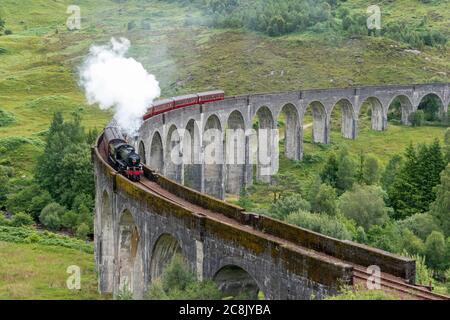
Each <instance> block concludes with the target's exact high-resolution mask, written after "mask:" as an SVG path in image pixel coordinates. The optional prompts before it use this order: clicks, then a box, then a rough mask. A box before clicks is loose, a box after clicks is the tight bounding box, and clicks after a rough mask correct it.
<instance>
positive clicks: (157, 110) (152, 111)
mask: <svg viewBox="0 0 450 320" xmlns="http://www.w3.org/2000/svg"><path fill="white" fill-rule="evenodd" d="M224 99H225V93H224V92H223V91H219V90H218V91H209V92H202V93H197V94H190V95H186V96H181V97H175V98H170V99H165V100H160V101H157V102H155V103H154V104H153V105H151V106H150V108H149V109H148V110H147V113H146V114H145V115H144V120H148V119H150V118H152V117H155V116H157V115H159V114H161V113H165V112H168V111H172V110H176V109H180V108H185V107H188V106H193V105H196V104H200V105H203V104H206V103H209V102H214V101H220V100H224Z"/></svg>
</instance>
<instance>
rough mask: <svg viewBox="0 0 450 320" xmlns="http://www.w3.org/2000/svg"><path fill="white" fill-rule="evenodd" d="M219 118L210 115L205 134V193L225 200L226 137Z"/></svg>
mask: <svg viewBox="0 0 450 320" xmlns="http://www.w3.org/2000/svg"><path fill="white" fill-rule="evenodd" d="M222 129H223V128H222V124H221V123H220V120H219V117H218V116H216V115H214V114H213V115H210V116H209V117H208V119H207V120H206V124H205V128H204V132H203V152H204V161H205V163H204V167H203V170H204V171H203V172H204V177H203V180H204V190H203V191H204V192H205V193H206V194H208V195H210V196H213V197H216V198H218V199H223V198H224V190H223V188H222V180H223V175H224V172H223V171H224V170H223V169H224V141H223V140H224V139H223V137H224V135H223V131H222Z"/></svg>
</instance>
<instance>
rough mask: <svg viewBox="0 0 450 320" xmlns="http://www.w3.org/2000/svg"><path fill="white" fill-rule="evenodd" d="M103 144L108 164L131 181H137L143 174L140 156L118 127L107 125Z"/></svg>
mask: <svg viewBox="0 0 450 320" xmlns="http://www.w3.org/2000/svg"><path fill="white" fill-rule="evenodd" d="M104 145H105V147H106V148H107V150H105V151H106V154H107V156H108V162H109V164H110V165H111V166H112V167H113V168H114V169H115V170H116V171H117V172H119V173H120V174H122V175H124V176H125V177H127V178H128V179H130V180H131V181H135V182H138V181H140V180H141V177H142V175H143V174H144V170H143V165H142V163H141V157H140V156H139V155H138V154H137V153H136V150H135V149H134V147H132V146H131V145H129V144H128V143H127V142H126V141H125V140H124V138H123V136H122V134H121V132H120V130H119V128H118V127H115V126H113V125H110V126H108V127H107V128H106V129H105V133H104Z"/></svg>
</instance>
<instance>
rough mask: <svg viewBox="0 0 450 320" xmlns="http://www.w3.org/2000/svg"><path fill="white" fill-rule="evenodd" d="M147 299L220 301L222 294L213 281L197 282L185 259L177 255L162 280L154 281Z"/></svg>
mask: <svg viewBox="0 0 450 320" xmlns="http://www.w3.org/2000/svg"><path fill="white" fill-rule="evenodd" d="M147 297H148V298H149V299H151V300H186V299H187V300H219V299H221V298H222V293H221V292H220V291H219V289H218V287H217V285H216V284H215V283H214V282H212V281H203V282H200V281H197V280H196V278H195V275H194V273H193V272H191V271H190V270H189V268H188V266H187V265H186V263H185V262H184V261H183V258H181V257H180V256H178V255H176V256H175V257H174V258H173V259H172V261H171V262H170V263H169V265H168V266H167V267H166V268H165V269H164V271H163V274H162V276H161V279H155V281H153V283H152V285H151V287H150V289H149V291H148V294H147Z"/></svg>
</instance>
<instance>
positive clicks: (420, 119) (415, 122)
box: [409, 110, 425, 127]
mask: <svg viewBox="0 0 450 320" xmlns="http://www.w3.org/2000/svg"><path fill="white" fill-rule="evenodd" d="M424 121H425V113H424V112H423V111H422V110H417V111H416V112H412V113H411V114H410V115H409V122H411V125H412V126H413V127H421V126H422V125H423V123H424Z"/></svg>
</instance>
